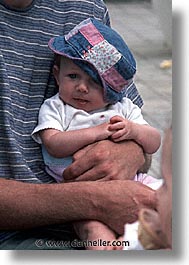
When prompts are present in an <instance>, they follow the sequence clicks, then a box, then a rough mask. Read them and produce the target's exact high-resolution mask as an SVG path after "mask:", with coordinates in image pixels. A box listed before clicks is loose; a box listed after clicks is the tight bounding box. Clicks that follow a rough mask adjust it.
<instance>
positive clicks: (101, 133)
mask: <svg viewBox="0 0 189 265" xmlns="http://www.w3.org/2000/svg"><path fill="white" fill-rule="evenodd" d="M112 133H113V132H112V131H110V130H108V123H103V124H100V125H98V126H95V127H91V128H85V129H80V130H73V131H64V132H62V131H59V130H55V129H45V130H42V131H40V137H41V140H42V143H43V144H44V145H45V147H46V149H47V151H48V153H49V154H50V155H52V156H54V157H57V158H58V157H66V156H70V155H73V154H74V153H75V152H76V151H78V150H79V149H81V148H82V147H84V146H86V145H88V144H92V143H94V142H96V141H100V140H105V139H107V138H108V137H109V136H111V135H112Z"/></svg>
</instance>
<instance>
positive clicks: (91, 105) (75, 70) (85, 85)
mask: <svg viewBox="0 0 189 265" xmlns="http://www.w3.org/2000/svg"><path fill="white" fill-rule="evenodd" d="M54 75H55V78H56V81H57V84H58V86H59V96H60V98H61V99H62V100H63V101H64V102H65V103H66V104H69V105H71V106H73V107H74V108H77V109H82V110H85V111H87V112H90V111H94V110H97V109H101V108H104V107H105V106H106V105H107V102H105V101H104V98H103V88H102V87H101V86H100V85H99V84H97V83H96V82H95V81H94V80H93V79H92V78H91V77H90V76H89V75H88V74H87V73H85V72H84V71H83V70H82V69H81V68H80V67H78V66H77V65H76V64H74V63H73V61H72V60H70V59H67V58H64V59H63V60H61V63H60V68H58V67H57V66H55V67H54Z"/></svg>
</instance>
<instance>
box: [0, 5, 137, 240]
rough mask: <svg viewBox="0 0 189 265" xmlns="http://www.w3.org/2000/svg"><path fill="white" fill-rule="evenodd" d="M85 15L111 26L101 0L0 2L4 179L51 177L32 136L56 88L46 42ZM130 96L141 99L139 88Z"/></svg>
mask: <svg viewBox="0 0 189 265" xmlns="http://www.w3.org/2000/svg"><path fill="white" fill-rule="evenodd" d="M87 17H94V18H96V19H98V20H100V21H103V23H105V24H107V25H110V21H109V14H108V11H107V8H106V6H105V5H104V3H103V1H101V0H75V1H72V0H34V1H33V2H32V4H31V5H30V6H29V7H28V8H26V9H23V10H20V9H19V10H18V9H17V10H16V9H15V10H14V9H10V8H8V7H6V6H5V5H4V4H2V1H0V177H2V178H7V179H16V180H20V181H26V182H30V183H50V182H52V181H53V180H52V178H51V177H50V176H48V175H47V174H46V172H45V168H44V163H43V159H42V155H41V149H40V146H39V145H38V144H37V143H36V142H34V141H33V139H32V138H31V132H32V131H33V129H34V127H35V126H36V124H37V117H38V111H39V108H40V106H41V104H42V103H43V101H44V99H46V98H48V97H50V96H52V95H54V94H55V93H56V92H57V91H56V86H55V83H54V79H53V75H52V71H51V69H52V64H53V60H54V57H53V56H54V55H53V53H52V52H51V51H50V50H49V49H48V46H47V44H48V41H49V39H50V38H52V37H54V36H58V35H61V34H66V33H68V31H70V30H71V29H72V28H73V27H74V26H75V25H76V24H78V23H79V22H81V21H82V20H84V19H86V18H87ZM130 94H132V96H131V98H134V97H135V99H136V101H137V100H138V101H140V102H141V99H140V97H139V96H138V94H137V92H136V91H133V92H132V93H131V92H130ZM1 236H3V234H1V233H0V238H1ZM4 236H5V235H4Z"/></svg>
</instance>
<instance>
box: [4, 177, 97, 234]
mask: <svg viewBox="0 0 189 265" xmlns="http://www.w3.org/2000/svg"><path fill="white" fill-rule="evenodd" d="M80 186H81V187H80ZM82 187H84V185H83V184H82V185H81V184H78V185H77V184H75V185H73V184H72V183H67V184H28V183H22V182H18V181H14V180H5V179H0V190H1V192H0V212H1V218H0V230H4V229H5V230H6V229H27V228H32V227H38V226H43V225H50V224H60V223H64V222H67V221H74V220H80V219H83V215H85V218H86V217H87V218H90V214H91V213H93V214H92V218H94V217H95V216H94V215H95V214H94V213H95V211H94V210H93V209H92V206H90V209H91V211H88V212H86V211H87V210H88V207H87V209H86V202H85V201H84V199H82V195H81V194H82V193H83V194H84V192H85V191H86V189H87V187H86V188H85V190H83V189H82Z"/></svg>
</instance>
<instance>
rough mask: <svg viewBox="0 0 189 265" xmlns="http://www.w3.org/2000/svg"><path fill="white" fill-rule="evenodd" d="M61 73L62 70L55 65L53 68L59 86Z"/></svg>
mask: <svg viewBox="0 0 189 265" xmlns="http://www.w3.org/2000/svg"><path fill="white" fill-rule="evenodd" d="M59 72H60V69H59V67H58V65H56V64H55V65H54V66H53V75H54V77H55V79H56V82H57V85H59Z"/></svg>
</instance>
